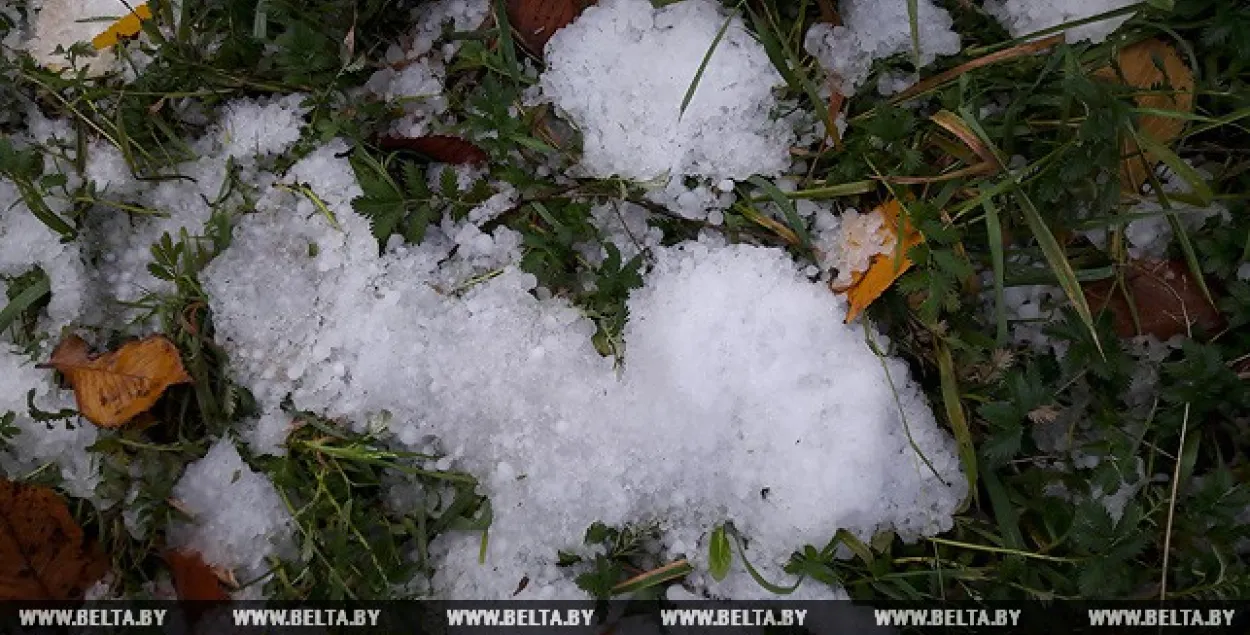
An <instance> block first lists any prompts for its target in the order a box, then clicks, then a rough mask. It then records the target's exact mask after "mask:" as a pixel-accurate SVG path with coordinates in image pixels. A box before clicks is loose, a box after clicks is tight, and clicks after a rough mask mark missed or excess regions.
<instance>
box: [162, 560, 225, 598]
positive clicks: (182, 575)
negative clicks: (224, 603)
mask: <svg viewBox="0 0 1250 635" xmlns="http://www.w3.org/2000/svg"><path fill="white" fill-rule="evenodd" d="M165 562H166V564H168V565H169V572H170V574H171V575H172V576H173V578H174V589H176V590H177V592H178V599H179V600H229V599H230V595H229V594H228V593H226V591H225V589H223V588H221V581H220V579H219V578H218V575H217V573H216V572H214V571H213V568H212V567H210V566H208V564H207V563H205V562H204V558H202V557H201V556H200V554H198V553H196V552H194V551H190V550H187V549H179V550H174V551H167V552H165Z"/></svg>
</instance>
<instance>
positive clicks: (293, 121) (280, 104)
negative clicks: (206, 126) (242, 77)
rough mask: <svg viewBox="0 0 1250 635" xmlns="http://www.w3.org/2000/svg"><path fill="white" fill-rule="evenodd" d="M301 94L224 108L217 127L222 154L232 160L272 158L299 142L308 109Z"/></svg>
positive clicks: (243, 101)
mask: <svg viewBox="0 0 1250 635" xmlns="http://www.w3.org/2000/svg"><path fill="white" fill-rule="evenodd" d="M303 99H304V96H303V95H301V94H294V95H286V96H284V97H280V98H278V99H274V100H272V101H269V102H253V101H250V100H242V99H241V100H236V101H233V102H230V103H229V104H226V106H225V109H224V112H223V113H222V119H221V124H220V133H219V134H220V137H219V140H220V143H221V145H222V146H223V147H222V154H223V155H224V156H226V157H230V158H233V159H248V158H252V157H255V156H264V155H273V154H278V153H280V152H284V151H286V149H287V148H290V147H291V146H292V145H294V144H295V142H296V141H299V135H300V129H301V128H302V127H303V125H304V120H303V117H304V114H305V113H306V112H307V110H308V109H306V108H304V107H302V106H301V105H300V103H301V102H302V101H303Z"/></svg>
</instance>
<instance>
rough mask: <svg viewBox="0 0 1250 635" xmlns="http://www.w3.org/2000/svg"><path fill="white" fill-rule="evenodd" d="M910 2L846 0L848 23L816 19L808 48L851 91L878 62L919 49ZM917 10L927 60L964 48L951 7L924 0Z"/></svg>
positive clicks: (842, 6)
mask: <svg viewBox="0 0 1250 635" xmlns="http://www.w3.org/2000/svg"><path fill="white" fill-rule="evenodd" d="M907 5H908V2H907V0H842V2H840V3H839V4H838V8H839V10H840V11H841V15H842V22H843V25H842V26H832V25H829V24H825V23H819V24H815V25H813V26H812V27H811V28H810V29H808V31H807V36H806V38H805V43H804V48H806V49H807V52H808V53H811V54H812V56H814V57H815V58H816V59H817V60H818V61H819V62H820V65H821V66H823V67H824V68H825V69H826V70H828V71H829V72H830V73H831V74H832V75H834V77H835V78H836V80H837V81H838V88H839V91H840V92H841V93H842V94H844V95H850V94H852V93H854V92H855V89H856V88H858V87H859V86H860V85H861V84H863V83H864V80H866V79H868V74H869V71H871V69H872V63H873V62H875V61H877V60H879V59H884V58H887V57H890V56H891V55H897V54H900V53H905V54H907V55H908V57H909V58H910V57H911V56H913V55H914V54H915V49H914V47H913V42H912V32H911V19H910V16H909V14H908V8H907ZM916 16H917V20H916V26H917V30H918V33H917V35H918V36H919V44H920V46H919V53H920V64H921V65H922V66H924V65H928V64H931V63H933V61H934V60H935V59H937V56H939V55H953V54H955V53H958V52H959V34H957V33H955V32H954V31H953V30H952V26H953V25H954V21H953V20H951V16H950V14H949V13H947V12H946V10H945V9H942V8H939V7H937V6H936V5H934V3H933V2H932V0H919V2H917V3H916ZM893 88H897V86H892V89H893Z"/></svg>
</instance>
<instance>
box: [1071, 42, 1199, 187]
mask: <svg viewBox="0 0 1250 635" xmlns="http://www.w3.org/2000/svg"><path fill="white" fill-rule="evenodd" d="M1117 60H1118V65H1119V72H1118V73H1117V71H1116V70H1114V69H1111V68H1104V69H1101V70H1099V71H1098V72H1096V73H1095V75H1096V76H1098V77H1102V78H1103V79H1110V80H1116V81H1121V82H1123V83H1124V84H1125V85H1127V86H1131V87H1133V88H1137V89H1140V90H1142V91H1146V92H1143V93H1142V94H1140V95H1138V96H1137V97H1136V98H1135V101H1136V102H1137V106H1138V107H1139V108H1143V109H1149V110H1157V111H1172V112H1176V113H1178V114H1188V113H1190V112H1193V108H1194V73H1193V71H1192V70H1190V68H1189V65H1188V64H1186V63H1185V61H1184V60H1183V59H1181V56H1180V54H1179V53H1177V52H1176V49H1175V48H1173V47H1172V46H1170V45H1168V44H1166V43H1164V42H1162V41H1160V40H1157V39H1150V40H1143V41H1141V42H1138V43H1136V44H1134V45H1132V46H1129V47H1127V48H1125V49H1123V50H1121V51H1120V55H1119V57H1118V58H1117ZM1185 123H1186V121H1185V119H1183V118H1179V117H1171V116H1163V115H1156V114H1143V115H1141V117H1140V119H1139V121H1138V134H1141V135H1149V136H1150V137H1151V138H1152V139H1154V140H1155V141H1158V142H1159V143H1161V144H1164V145H1168V144H1171V143H1172V142H1173V141H1175V140H1176V139H1177V138H1178V137H1180V135H1181V132H1183V131H1184V130H1185ZM1121 146H1122V156H1123V157H1124V158H1123V160H1122V162H1121V164H1120V184H1121V188H1122V189H1123V190H1124V191H1125V192H1126V193H1131V194H1137V193H1138V192H1140V191H1141V187H1142V185H1143V184H1145V183H1146V181H1147V180H1149V178H1150V173H1151V171H1152V170H1153V169H1154V164H1155V163H1157V162H1158V160H1159V159H1158V157H1155V156H1152V155H1151V154H1150V153H1149V152H1143V151H1142V150H1141V149H1140V148H1138V147H1137V142H1136V141H1134V140H1133V139H1132V138H1126V139H1124V140H1123V141H1122V142H1121Z"/></svg>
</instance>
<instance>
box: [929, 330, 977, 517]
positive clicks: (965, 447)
mask: <svg viewBox="0 0 1250 635" xmlns="http://www.w3.org/2000/svg"><path fill="white" fill-rule="evenodd" d="M936 349H937V350H936V351H934V352H935V354H936V355H937V362H938V374H939V375H941V383H942V405H943V406H944V407H945V408H946V419H947V421H949V422H950V426H951V432H952V433H954V435H955V444H956V445H957V446H958V447H959V462H960V464H962V465H963V466H964V473H965V475H966V476H967V478H968V493H969V494H970V495H971V498H975V497H976V496H977V453H976V449H975V447H974V446H973V444H972V430H971V429H970V428H969V427H968V418H967V417H966V416H964V408H963V404H962V403H960V401H959V381H958V380H957V379H956V378H955V362H954V361H953V360H952V359H951V350H950V348H949V347H947V346H946V344H945V343H944V342H941V341H939V342H938V343H937V347H936ZM968 500H969V499H964V502H963V506H967V504H968ZM961 511H962V510H961Z"/></svg>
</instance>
